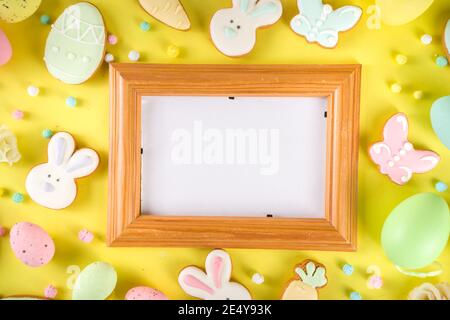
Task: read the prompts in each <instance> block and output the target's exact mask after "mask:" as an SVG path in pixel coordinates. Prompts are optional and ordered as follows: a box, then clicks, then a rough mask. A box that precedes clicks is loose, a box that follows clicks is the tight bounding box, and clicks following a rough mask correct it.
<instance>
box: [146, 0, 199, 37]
mask: <svg viewBox="0 0 450 320" xmlns="http://www.w3.org/2000/svg"><path fill="white" fill-rule="evenodd" d="M139 3H140V4H141V6H142V8H144V10H145V11H147V13H148V14H149V15H151V16H153V17H154V18H155V19H158V20H159V21H161V22H162V23H165V24H167V25H168V26H170V27H172V28H175V29H178V30H188V29H189V28H190V27H191V22H190V21H189V18H188V16H187V14H186V11H184V9H183V6H182V5H181V3H180V1H178V0H139Z"/></svg>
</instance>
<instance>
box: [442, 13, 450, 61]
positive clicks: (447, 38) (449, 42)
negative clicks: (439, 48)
mask: <svg viewBox="0 0 450 320" xmlns="http://www.w3.org/2000/svg"><path fill="white" fill-rule="evenodd" d="M442 40H443V41H444V48H445V52H446V53H447V56H448V57H449V59H450V19H449V20H448V21H447V24H446V25H445V30H444V36H443V37H442Z"/></svg>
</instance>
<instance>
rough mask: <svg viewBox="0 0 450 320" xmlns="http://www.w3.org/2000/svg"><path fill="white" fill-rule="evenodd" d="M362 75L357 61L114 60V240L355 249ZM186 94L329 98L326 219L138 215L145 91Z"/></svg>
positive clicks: (110, 240)
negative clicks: (160, 62)
mask: <svg viewBox="0 0 450 320" xmlns="http://www.w3.org/2000/svg"><path fill="white" fill-rule="evenodd" d="M233 73H235V74H239V75H240V77H239V80H237V81H236V82H235V83H233V82H232V81H231V82H230V78H229V75H231V74H233ZM187 75H188V76H189V77H187ZM213 75H215V77H217V76H219V75H220V76H222V78H216V79H214V80H215V81H214V82H208V80H212V79H210V78H209V77H212V76H213ZM261 75H263V76H261ZM224 76H225V78H223V77H224ZM227 76H228V77H227ZM168 77H169V78H170V81H171V82H170V84H169V85H168V82H167V80H168ZM250 81H253V83H252V84H250ZM360 81H361V66H360V65H154V64H111V66H110V86H111V93H110V94H111V96H110V100H111V110H110V157H109V185H108V187H109V192H108V227H107V228H108V229H107V244H108V245H109V246H114V247H132V246H135V247H138V246H141V247H144V246H153V247H223V248H267V249H269V248H275V249H303V250H329V251H354V250H356V223H357V222H356V217H357V172H358V166H357V164H358V146H359V100H360ZM205 84H206V85H205ZM243 84H244V85H243ZM189 94H190V95H224V96H228V95H233V96H239V95H241V96H245V95H247V96H251V95H259V96H326V97H328V99H329V107H328V120H327V121H328V123H327V126H328V127H327V128H328V133H327V143H328V148H327V169H326V170H327V191H326V198H327V199H326V219H275V218H241V217H238V218H236V217H175V216H174V217H159V216H147V215H140V206H139V204H140V168H141V167H140V152H137V150H140V141H141V140H140V128H141V124H140V108H141V97H142V96H145V95H189ZM337 104H339V106H342V107H339V108H335V107H334V106H336V105H337ZM330 128H331V130H330ZM125 140H127V142H126V143H124V141H125ZM330 141H332V144H330V143H329V142H330ZM136 143H139V145H136ZM336 168H338V169H336ZM125 186H126V187H125ZM275 221H276V223H274V222H275Z"/></svg>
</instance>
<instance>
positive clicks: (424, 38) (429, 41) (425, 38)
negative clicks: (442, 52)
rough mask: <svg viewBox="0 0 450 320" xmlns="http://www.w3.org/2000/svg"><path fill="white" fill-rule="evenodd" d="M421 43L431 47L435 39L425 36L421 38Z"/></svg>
mask: <svg viewBox="0 0 450 320" xmlns="http://www.w3.org/2000/svg"><path fill="white" fill-rule="evenodd" d="M420 41H421V42H422V43H423V44H424V45H429V44H430V43H431V42H432V41H433V37H432V36H431V35H429V34H424V35H423V36H422V37H421V38H420Z"/></svg>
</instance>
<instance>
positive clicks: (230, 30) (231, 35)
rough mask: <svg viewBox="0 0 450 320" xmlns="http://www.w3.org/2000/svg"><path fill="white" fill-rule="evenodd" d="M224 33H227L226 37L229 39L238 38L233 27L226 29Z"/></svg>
mask: <svg viewBox="0 0 450 320" xmlns="http://www.w3.org/2000/svg"><path fill="white" fill-rule="evenodd" d="M224 32H225V36H226V37H227V38H234V37H236V36H237V32H236V30H234V29H233V28H231V27H225V29H224Z"/></svg>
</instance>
